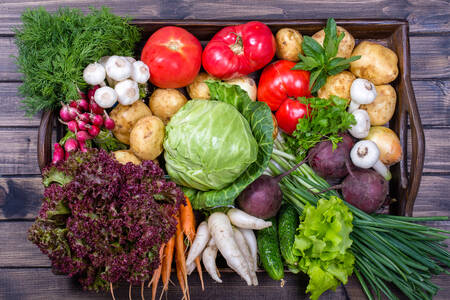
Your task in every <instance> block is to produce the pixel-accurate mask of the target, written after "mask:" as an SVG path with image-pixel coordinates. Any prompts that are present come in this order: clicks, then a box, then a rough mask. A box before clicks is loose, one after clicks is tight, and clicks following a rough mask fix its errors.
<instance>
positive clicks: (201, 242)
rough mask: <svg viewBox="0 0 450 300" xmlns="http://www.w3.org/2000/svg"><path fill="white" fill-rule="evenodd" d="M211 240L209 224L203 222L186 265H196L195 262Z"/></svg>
mask: <svg viewBox="0 0 450 300" xmlns="http://www.w3.org/2000/svg"><path fill="white" fill-rule="evenodd" d="M209 239H210V234H209V229H208V223H207V222H206V221H203V222H201V223H200V225H198V227H197V234H196V235H195V239H194V242H193V243H192V245H191V247H190V249H189V253H188V256H187V259H186V264H188V265H190V264H193V263H194V260H195V259H196V258H197V257H198V256H200V255H201V254H202V251H203V249H205V247H206V245H207V244H208V241H209Z"/></svg>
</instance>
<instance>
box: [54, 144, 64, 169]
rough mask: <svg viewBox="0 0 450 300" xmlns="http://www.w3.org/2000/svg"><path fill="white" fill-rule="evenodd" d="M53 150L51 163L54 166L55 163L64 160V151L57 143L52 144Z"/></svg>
mask: <svg viewBox="0 0 450 300" xmlns="http://www.w3.org/2000/svg"><path fill="white" fill-rule="evenodd" d="M53 148H54V151H53V160H52V163H54V164H56V163H57V162H59V161H61V160H63V159H64V149H63V147H61V145H60V144H58V143H55V144H53Z"/></svg>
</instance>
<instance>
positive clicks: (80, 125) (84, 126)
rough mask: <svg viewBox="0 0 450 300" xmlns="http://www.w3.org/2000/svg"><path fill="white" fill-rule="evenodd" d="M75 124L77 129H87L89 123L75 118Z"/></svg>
mask: <svg viewBox="0 0 450 300" xmlns="http://www.w3.org/2000/svg"><path fill="white" fill-rule="evenodd" d="M77 125H78V129H79V130H88V128H89V127H90V126H89V124H88V123H87V122H85V121H83V120H77Z"/></svg>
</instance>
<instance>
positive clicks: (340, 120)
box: [287, 96, 356, 155]
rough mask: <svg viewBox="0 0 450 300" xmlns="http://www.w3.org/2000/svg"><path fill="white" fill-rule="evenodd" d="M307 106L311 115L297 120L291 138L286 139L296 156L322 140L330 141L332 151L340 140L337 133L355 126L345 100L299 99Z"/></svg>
mask: <svg viewBox="0 0 450 300" xmlns="http://www.w3.org/2000/svg"><path fill="white" fill-rule="evenodd" d="M298 100H299V101H301V102H302V103H304V104H306V105H309V107H310V108H311V113H310V114H309V115H308V116H307V117H305V118H302V119H299V120H298V124H297V129H296V130H295V131H294V132H293V134H292V137H287V144H288V145H289V147H290V148H291V150H292V151H293V152H294V153H295V154H296V155H304V154H305V153H306V152H307V151H308V149H310V148H312V147H314V145H315V144H317V143H318V142H320V141H322V140H330V141H331V142H332V143H333V149H336V147H337V144H338V143H339V142H340V141H341V140H342V137H341V136H339V133H341V132H345V131H346V130H347V129H349V128H350V126H351V125H354V124H356V120H355V117H354V116H353V115H352V114H351V113H349V112H347V100H346V99H342V98H339V97H337V96H331V97H330V98H329V99H322V98H308V99H307V98H299V99H298Z"/></svg>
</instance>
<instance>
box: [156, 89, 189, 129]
mask: <svg viewBox="0 0 450 300" xmlns="http://www.w3.org/2000/svg"><path fill="white" fill-rule="evenodd" d="M186 102H187V99H186V97H185V96H184V95H183V94H182V93H181V92H180V91H178V90H176V89H156V90H155V91H154V92H153V94H152V95H151V96H150V100H149V106H150V109H151V111H152V113H153V114H154V115H155V116H157V117H158V118H160V119H161V120H162V121H163V122H164V124H167V123H169V121H170V118H171V117H172V116H173V115H174V114H176V112H177V111H178V110H179V109H180V108H181V107H183V105H185V104H186Z"/></svg>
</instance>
